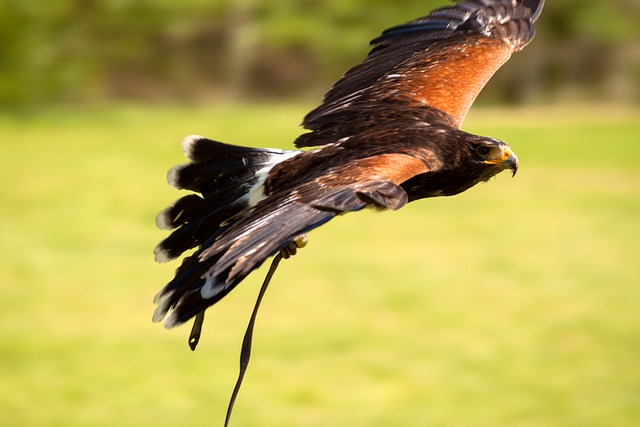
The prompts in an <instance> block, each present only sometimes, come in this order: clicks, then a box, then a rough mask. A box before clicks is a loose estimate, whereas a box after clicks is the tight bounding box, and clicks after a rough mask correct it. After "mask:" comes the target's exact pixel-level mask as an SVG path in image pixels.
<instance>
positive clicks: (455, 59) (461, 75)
mask: <svg viewBox="0 0 640 427" xmlns="http://www.w3.org/2000/svg"><path fill="white" fill-rule="evenodd" d="M543 4H544V0H525V1H516V0H469V1H463V2H459V3H457V4H456V5H454V6H450V7H444V8H442V9H438V10H435V11H434V12H432V13H431V14H430V15H428V16H426V17H423V18H420V19H417V20H414V21H411V22H409V23H406V24H404V25H399V26H396V27H393V28H390V29H388V30H386V31H384V32H383V33H382V35H381V36H380V37H378V38H376V39H374V40H373V41H372V42H371V44H372V45H374V48H373V49H372V50H371V52H370V53H369V55H368V56H367V58H366V59H365V60H364V62H363V63H361V64H359V65H357V66H355V67H353V68H352V69H351V70H349V71H348V72H347V73H345V75H344V76H343V77H342V79H340V80H339V81H338V82H337V83H336V84H335V85H334V86H333V87H332V88H331V90H330V91H329V92H328V93H327V94H326V96H325V98H324V102H323V103H322V105H320V106H319V107H318V108H316V109H315V110H313V111H311V112H310V113H309V114H308V115H307V116H306V117H305V119H304V122H303V126H304V127H306V128H307V129H310V130H316V129H317V128H319V127H321V126H322V125H323V124H325V123H326V122H327V117H335V116H336V114H339V113H340V112H342V111H347V110H353V108H354V106H355V105H371V104H379V103H381V102H395V103H402V104H405V105H414V106H429V107H432V108H435V109H437V110H440V111H441V112H443V113H445V114H446V115H447V116H448V118H449V121H450V122H451V124H452V125H453V126H455V127H458V128H459V127H460V125H461V124H462V121H463V120H464V117H465V116H466V114H467V111H468V110H469V108H470V107H471V104H472V103H473V101H474V100H475V98H476V97H477V95H478V93H479V92H480V90H482V88H483V87H484V85H485V84H486V83H487V81H488V80H489V79H490V78H491V76H492V75H493V74H494V73H495V72H496V71H497V70H498V68H500V67H501V66H502V65H503V64H504V63H505V62H506V61H507V60H508V59H509V57H510V56H511V54H512V53H514V52H517V51H519V50H520V49H522V48H523V47H524V46H526V45H527V43H529V42H530V41H531V39H532V38H533V36H534V33H535V31H534V25H533V24H534V22H535V20H536V19H537V18H538V15H539V14H540V11H541V10H542V6H543ZM331 121H332V122H333V121H334V119H332V120H331ZM305 142H306V140H301V141H298V142H297V144H298V145H299V146H304V145H305ZM309 142H316V143H317V142H318V141H314V140H310V141H309Z"/></svg>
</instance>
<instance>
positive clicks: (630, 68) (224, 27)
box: [0, 0, 640, 108]
mask: <svg viewBox="0 0 640 427" xmlns="http://www.w3.org/2000/svg"><path fill="white" fill-rule="evenodd" d="M445 4H447V1H446V0H404V1H402V2H398V1H391V0H286V1H283V0H272V1H269V0H182V1H175V0H137V1H136V0H55V1H43V0H2V2H0V37H1V41H0V107H3V108H19V107H33V106H41V105H51V104H58V103H72V104H80V105H83V104H94V103H104V102H111V101H135V102H162V103H173V102H180V103H183V102H209V101H211V100H214V99H218V98H221V97H225V98H230V99H285V98H286V99H293V98H296V97H308V96H319V95H320V94H321V93H322V92H324V91H325V90H326V89H327V88H328V86H329V85H330V84H331V83H332V82H333V81H335V80H336V79H337V78H338V77H339V76H340V75H341V74H342V73H343V72H344V71H346V70H347V69H348V68H349V67H350V66H352V65H355V64H356V63H357V62H359V61H360V60H361V59H362V58H363V57H364V56H365V55H366V53H367V51H368V46H367V43H368V41H369V40H370V39H372V38H373V37H375V36H376V35H377V34H379V33H380V31H381V30H383V29H384V28H387V27H389V26H392V25H395V24H398V23H402V22H405V21H408V20H411V19H413V18H416V17H419V16H422V15H425V14H427V13H428V12H429V11H430V10H431V9H433V8H435V7H439V6H443V5H445ZM639 22H640V1H638V0H548V1H547V4H546V7H545V10H544V12H543V15H542V17H541V19H540V21H539V22H538V35H537V38H536V40H535V41H534V43H533V44H532V45H531V46H530V47H528V48H527V53H526V54H524V55H516V56H514V59H512V62H511V63H510V65H509V66H510V71H509V72H507V73H499V74H498V75H497V76H496V78H495V79H494V81H492V83H491V84H490V86H489V87H488V88H487V91H486V94H484V95H483V101H484V102H510V103H517V102H540V101H542V102H554V101H566V100H570V101H575V100H579V101H590V100H596V99H597V100H602V99H604V100H608V101H624V102H639V101H640V89H639V88H640V25H639Z"/></svg>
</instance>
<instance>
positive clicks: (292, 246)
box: [280, 234, 309, 259]
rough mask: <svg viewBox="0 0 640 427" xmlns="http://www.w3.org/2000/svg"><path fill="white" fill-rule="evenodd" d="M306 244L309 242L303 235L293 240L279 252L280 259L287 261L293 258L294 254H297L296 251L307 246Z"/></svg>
mask: <svg viewBox="0 0 640 427" xmlns="http://www.w3.org/2000/svg"><path fill="white" fill-rule="evenodd" d="M308 242H309V238H308V237H307V235H306V234H303V235H301V236H298V237H296V238H295V239H293V241H292V242H291V243H289V244H288V245H287V246H285V247H284V248H283V249H282V250H281V251H280V253H281V254H282V257H283V258H284V259H289V258H291V257H292V256H294V255H295V254H296V253H298V249H301V248H304V247H305V246H307V243H308Z"/></svg>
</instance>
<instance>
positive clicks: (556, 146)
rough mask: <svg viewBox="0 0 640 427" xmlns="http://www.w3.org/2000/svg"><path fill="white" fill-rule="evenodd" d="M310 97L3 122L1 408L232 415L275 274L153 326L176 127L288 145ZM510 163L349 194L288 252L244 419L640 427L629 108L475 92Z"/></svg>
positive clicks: (639, 141)
mask: <svg viewBox="0 0 640 427" xmlns="http://www.w3.org/2000/svg"><path fill="white" fill-rule="evenodd" d="M307 107H308V106H300V105H279V106H260V105H252V106H243V105H231V106H224V107H217V108H184V109H179V108H157V109H140V108H135V107H122V108H110V109H108V110H107V111H99V110H94V111H77V110H75V111H50V112H48V113H43V114H40V115H38V116H36V117H30V118H16V117H13V118H11V117H1V118H0V150H1V154H2V159H3V162H2V163H3V166H2V168H0V179H1V180H2V183H3V184H2V186H0V198H1V203H0V218H2V219H3V225H2V228H0V266H1V267H2V268H1V269H2V272H3V278H2V284H1V285H0V312H1V313H2V314H1V315H0V331H1V333H2V340H1V341H0V378H2V380H1V381H0V414H2V416H1V417H0V425H1V426H16V425H20V426H113V425H118V426H123V427H126V426H139V425H155V426H169V425H176V424H179V425H189V426H192V427H197V426H210V425H221V424H222V421H223V417H224V411H225V409H226V405H227V401H228V397H229V393H230V392H231V389H232V386H233V382H234V380H235V377H236V375H237V365H238V363H237V358H238V351H239V345H240V340H241V338H242V334H243V332H244V328H245V326H246V322H247V321H248V316H249V313H250V310H251V307H252V304H253V301H254V298H255V294H256V293H257V289H258V286H259V282H260V280H261V278H262V275H263V274H264V270H263V271H262V272H258V274H256V275H254V276H255V277H254V276H252V277H250V278H249V279H248V280H247V281H246V282H245V283H243V285H242V286H240V287H239V288H238V289H237V290H236V291H235V292H234V293H233V294H232V295H230V297H229V298H228V299H225V301H224V302H223V303H221V304H220V305H219V306H216V308H215V309H212V310H210V311H209V312H208V316H207V321H206V323H205V331H204V336H203V339H202V342H201V345H200V347H199V348H198V350H197V351H196V352H195V353H192V352H191V351H189V349H188V347H187V344H186V339H187V335H188V329H189V328H188V327H183V328H180V329H177V330H172V331H166V330H164V329H163V328H162V327H160V326H158V325H152V324H151V323H150V317H151V312H152V310H153V305H152V304H151V298H152V297H153V295H154V294H155V293H156V292H157V290H159V288H160V287H161V286H162V285H163V284H164V283H165V282H166V281H167V280H168V279H169V278H170V276H171V275H172V272H173V269H174V268H175V267H176V265H175V264H171V265H156V264H154V263H153V260H152V255H151V250H152V248H153V246H154V245H155V244H156V242H157V241H159V240H160V239H161V238H162V237H163V236H164V234H163V232H161V231H158V230H156V229H155V227H154V216H155V214H156V212H157V211H159V210H160V209H161V208H163V207H164V206H165V205H167V204H168V203H169V202H170V201H172V200H173V199H175V198H177V197H178V196H179V193H178V192H176V191H175V190H172V189H170V188H168V186H167V185H166V184H165V181H164V174H165V172H166V170H167V169H168V168H169V167H170V166H171V165H173V164H176V163H179V162H182V161H184V158H183V157H182V154H181V152H180V148H179V142H180V140H181V139H182V138H183V137H184V136H185V135H186V134H189V133H200V134H204V135H207V136H210V137H213V138H217V139H220V140H223V141H227V142H232V143H237V144H247V145H257V146H280V147H289V146H290V144H291V141H292V140H293V138H294V137H295V136H296V135H297V134H298V133H299V129H298V128H297V124H298V122H299V121H300V119H301V117H302V115H303V113H304V112H305V111H307V109H308V108H307ZM465 129H466V130H468V131H472V132H477V133H482V134H487V135H491V136H495V137H498V138H500V139H503V140H505V141H507V142H509V143H510V144H511V146H512V147H513V148H514V150H515V151H516V152H517V153H518V155H519V157H520V160H521V164H522V166H521V168H520V172H519V173H518V175H517V177H516V178H514V179H510V178H509V177H508V176H506V174H503V175H504V176H499V177H498V178H496V179H494V180H493V181H492V182H491V183H489V184H484V185H480V186H478V187H476V188H474V189H472V190H470V191H469V192H467V193H465V194H463V195H460V196H456V197H453V198H446V199H444V198H443V199H432V200H424V201H420V202H417V203H415V204H412V205H410V206H407V207H406V208H403V209H402V210H401V211H400V212H397V213H377V214H376V213H368V212H366V213H358V214H354V215H347V216H345V217H343V218H340V219H338V220H336V221H332V222H331V223H329V224H327V225H326V226H324V227H322V228H321V229H319V230H316V231H314V232H313V233H312V234H311V235H310V239H311V240H310V245H309V246H308V247H307V248H305V250H303V251H302V252H301V253H300V254H299V255H298V256H296V257H295V258H294V259H293V260H291V261H287V262H285V263H283V265H282V266H281V269H280V271H279V272H278V273H277V275H276V278H275V281H274V283H273V285H272V287H271V289H270V290H269V293H268V294H267V297H266V300H265V303H264V305H263V308H262V311H261V313H260V316H259V319H258V325H257V330H256V336H255V344H254V346H255V347H254V356H253V360H252V364H251V366H250V368H249V371H248V375H247V378H246V380H245V384H244V386H243V389H242V390H241V392H240V396H239V400H238V402H237V404H236V410H235V413H234V416H233V420H232V423H233V425H234V426H248V425H260V426H299V425H305V426H325V425H334V426H353V425H363V426H389V425H404V426H424V425H430V426H469V425H473V426H495V425H509V426H523V427H524V426H558V427H560V426H562V427H570V426H576V427H577V426H580V427H584V426H602V425H606V426H636V425H638V423H640V363H639V362H640V360H639V355H640V315H639V313H640V311H639V309H638V307H640V286H639V283H640V282H639V279H638V278H639V277H640V243H639V237H640V215H639V214H638V212H640V191H639V190H640V161H639V160H638V159H639V156H640V113H638V112H637V111H636V112H633V111H627V110H624V109H616V108H613V107H612V108H600V109H596V108H595V107H573V106H572V107H562V108H549V109H545V108H537V109H526V110H518V109H515V110H507V109H495V110H477V111H473V112H472V114H471V115H470V117H469V119H468V121H467V123H466V125H465Z"/></svg>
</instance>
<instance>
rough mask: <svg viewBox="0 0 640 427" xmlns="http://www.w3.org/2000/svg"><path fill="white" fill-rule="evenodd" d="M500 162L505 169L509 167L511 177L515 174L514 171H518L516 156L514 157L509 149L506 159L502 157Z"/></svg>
mask: <svg viewBox="0 0 640 427" xmlns="http://www.w3.org/2000/svg"><path fill="white" fill-rule="evenodd" d="M502 164H503V165H504V167H505V169H506V168H509V169H511V177H512V178H513V177H514V176H516V172H518V157H516V155H515V154H513V152H511V150H509V156H508V157H507V158H506V159H504V161H503V162H502Z"/></svg>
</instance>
